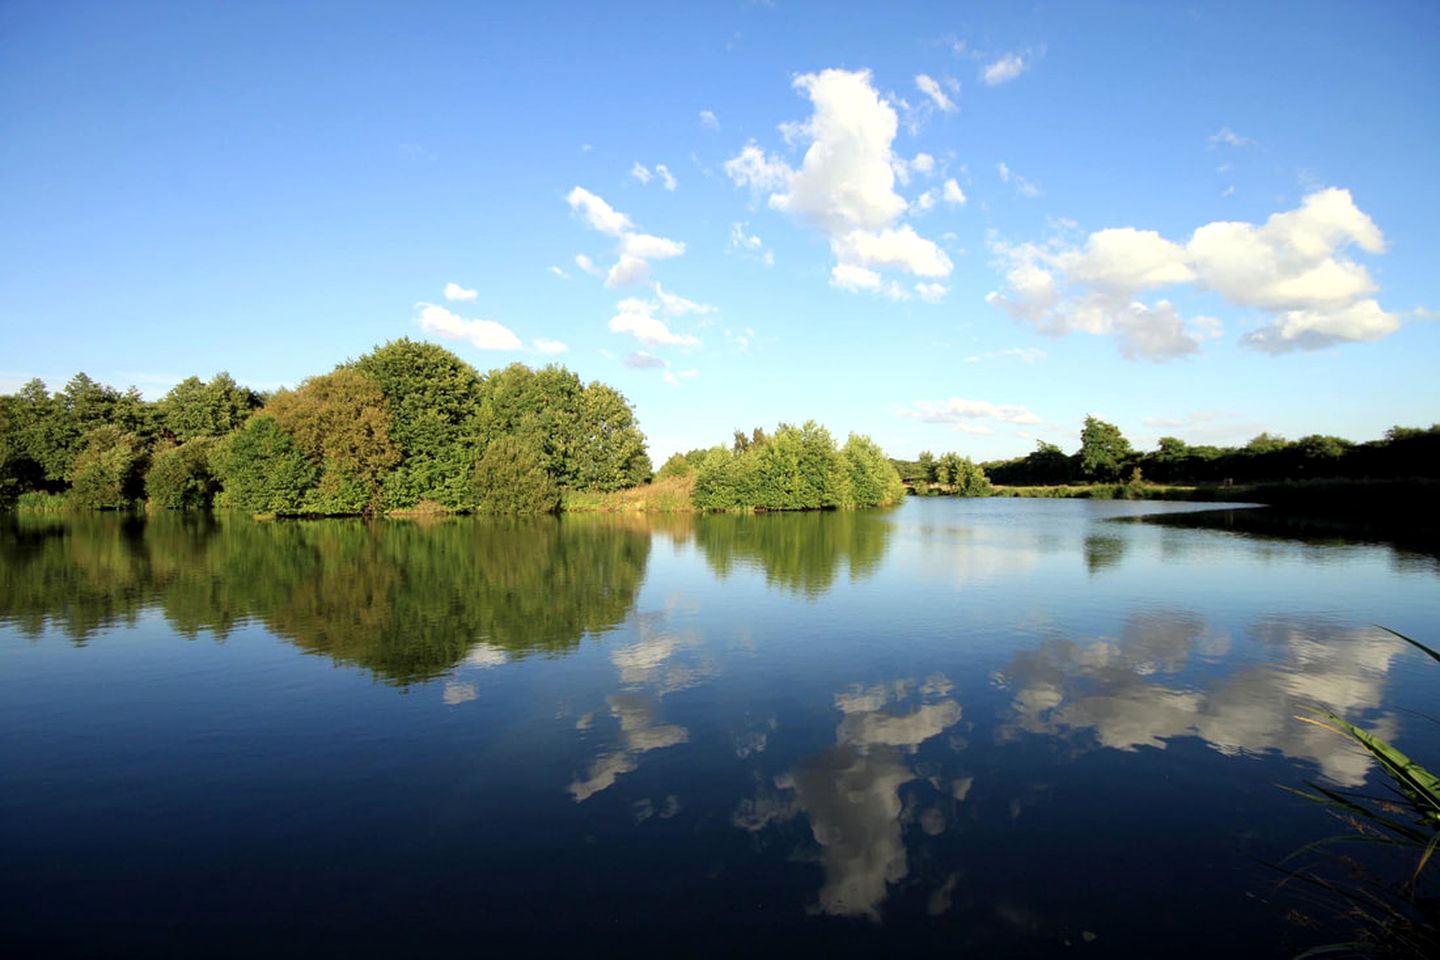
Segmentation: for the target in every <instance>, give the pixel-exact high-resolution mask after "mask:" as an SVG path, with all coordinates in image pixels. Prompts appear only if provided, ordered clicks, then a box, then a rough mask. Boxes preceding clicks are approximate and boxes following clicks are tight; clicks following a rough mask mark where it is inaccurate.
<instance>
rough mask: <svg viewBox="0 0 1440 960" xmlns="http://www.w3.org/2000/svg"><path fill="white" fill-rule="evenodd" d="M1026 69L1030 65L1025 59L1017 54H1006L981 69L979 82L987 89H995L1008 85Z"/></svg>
mask: <svg viewBox="0 0 1440 960" xmlns="http://www.w3.org/2000/svg"><path fill="white" fill-rule="evenodd" d="M1028 69H1030V64H1029V63H1027V62H1026V60H1025V57H1023V56H1022V55H1020V54H1018V53H1007V54H1003V55H1002V56H1000V57H999V58H998V59H996V60H992V61H991V62H990V63H987V64H985V66H983V67H981V68H980V80H981V81H982V82H983V83H984V84H985V86H987V87H996V86H999V85H1000V84H1002V83H1009V82H1010V81H1011V80H1014V79H1015V78H1016V77H1018V76H1020V74H1022V73H1024V72H1025V71H1026V70H1028Z"/></svg>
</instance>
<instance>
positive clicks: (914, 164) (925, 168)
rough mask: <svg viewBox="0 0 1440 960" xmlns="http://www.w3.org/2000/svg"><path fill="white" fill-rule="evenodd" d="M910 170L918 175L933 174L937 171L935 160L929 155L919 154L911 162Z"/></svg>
mask: <svg viewBox="0 0 1440 960" xmlns="http://www.w3.org/2000/svg"><path fill="white" fill-rule="evenodd" d="M910 169H911V170H914V171H915V172H916V173H931V172H933V171H934V169H935V158H934V157H932V156H930V154H928V153H923V152H922V153H917V154H915V159H914V160H911V161H910Z"/></svg>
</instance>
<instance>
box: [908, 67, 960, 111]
mask: <svg viewBox="0 0 1440 960" xmlns="http://www.w3.org/2000/svg"><path fill="white" fill-rule="evenodd" d="M915 86H917V87H919V88H920V92H921V93H923V94H925V96H927V97H929V98H930V99H931V101H933V102H934V104H935V106H937V107H939V108H940V109H941V110H943V111H944V112H945V113H954V112H955V101H954V100H951V99H950V97H949V96H947V95H946V93H945V91H944V90H942V89H940V84H938V83H936V82H935V79H934V78H933V77H931V76H928V75H926V74H923V73H921V74H917V75H916V77H915Z"/></svg>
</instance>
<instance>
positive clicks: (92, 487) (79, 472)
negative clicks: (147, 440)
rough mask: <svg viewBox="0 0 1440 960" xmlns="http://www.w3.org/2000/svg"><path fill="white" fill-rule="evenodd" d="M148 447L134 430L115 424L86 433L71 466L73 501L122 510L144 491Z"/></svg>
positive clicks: (90, 506) (88, 505) (71, 494)
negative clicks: (127, 431)
mask: <svg viewBox="0 0 1440 960" xmlns="http://www.w3.org/2000/svg"><path fill="white" fill-rule="evenodd" d="M144 470H145V451H144V449H143V447H142V446H141V445H140V443H139V441H138V440H137V439H136V437H135V435H134V434H132V433H126V432H124V431H123V430H121V429H120V428H119V427H118V426H116V425H114V424H105V425H104V426H100V427H96V428H95V429H94V430H91V431H90V432H89V433H87V434H86V435H85V446H84V448H83V449H82V450H81V451H80V452H79V453H78V454H77V455H76V457H75V461H74V464H73V465H72V468H71V473H72V476H73V480H72V483H71V488H70V502H71V503H73V504H75V505H76V506H80V507H89V508H91V509H94V510H123V509H126V508H128V507H131V506H133V505H134V503H135V501H136V500H138V499H139V498H140V496H141V495H142V493H143V491H144Z"/></svg>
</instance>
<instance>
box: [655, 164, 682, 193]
mask: <svg viewBox="0 0 1440 960" xmlns="http://www.w3.org/2000/svg"><path fill="white" fill-rule="evenodd" d="M655 175H656V176H658V177H659V178H660V182H661V184H663V185H664V187H665V189H666V190H669V191H670V192H671V193H674V192H675V188H676V187H677V186H679V184H678V183H676V181H675V177H674V176H673V175H671V173H670V168H669V167H667V166H665V164H663V163H657V164H655Z"/></svg>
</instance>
